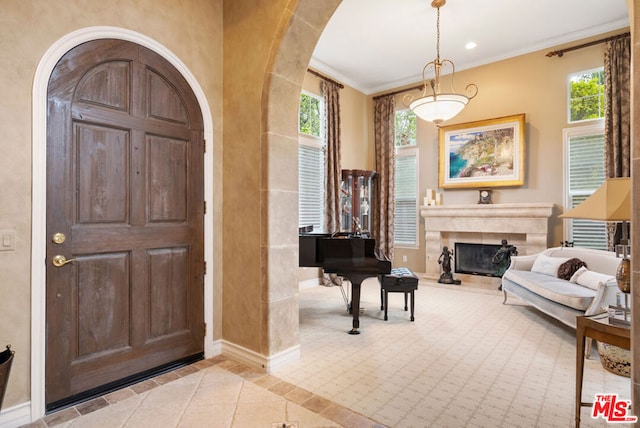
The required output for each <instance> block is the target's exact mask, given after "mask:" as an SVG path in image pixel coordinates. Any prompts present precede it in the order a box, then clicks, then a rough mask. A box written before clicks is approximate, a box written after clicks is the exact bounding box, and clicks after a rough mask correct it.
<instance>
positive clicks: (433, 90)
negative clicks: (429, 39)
mask: <svg viewBox="0 0 640 428" xmlns="http://www.w3.org/2000/svg"><path fill="white" fill-rule="evenodd" d="M445 3H446V0H433V1H432V2H431V6H432V7H434V8H436V9H437V20H436V59H434V60H433V61H431V62H430V63H428V64H427V65H425V66H424V68H423V69H422V96H421V97H420V98H415V97H414V96H413V95H411V94H406V95H405V96H404V97H403V103H404V105H405V106H407V107H409V108H410V109H411V111H413V112H414V113H415V115H416V116H418V117H419V118H420V119H423V120H426V121H428V122H433V123H435V124H436V125H440V123H441V122H443V121H445V120H449V119H451V118H453V117H454V116H456V115H457V114H458V113H460V112H461V111H462V109H464V107H465V106H466V105H467V103H468V102H469V100H471V99H472V98H473V97H475V96H476V95H477V94H478V87H477V86H476V85H475V84H473V83H470V84H469V85H467V87H466V88H465V90H466V92H467V94H468V95H463V94H458V93H456V92H455V90H454V88H453V77H454V75H455V72H456V67H455V65H454V64H453V61H450V60H448V59H443V60H440V8H441V7H442V6H444V5H445ZM443 66H450V67H451V91H450V92H442V91H441V88H440V76H441V73H442V67H443ZM430 69H433V73H435V77H434V78H433V79H430V80H427V79H426V77H425V73H426V72H427V70H430Z"/></svg>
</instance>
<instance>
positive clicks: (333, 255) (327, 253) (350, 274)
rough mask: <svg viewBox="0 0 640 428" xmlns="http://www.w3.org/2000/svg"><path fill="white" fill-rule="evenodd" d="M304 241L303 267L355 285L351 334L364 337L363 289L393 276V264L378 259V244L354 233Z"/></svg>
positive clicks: (313, 235) (308, 235)
mask: <svg viewBox="0 0 640 428" xmlns="http://www.w3.org/2000/svg"><path fill="white" fill-rule="evenodd" d="M299 237H300V250H299V252H300V260H299V265H300V266H301V267H321V268H323V269H324V271H325V273H335V274H337V275H339V276H343V277H345V278H347V279H348V280H349V282H351V314H352V315H353V323H352V324H353V325H352V328H351V330H350V331H349V334H360V331H358V328H360V285H361V284H362V281H364V280H365V279H367V278H369V277H372V276H378V275H384V274H387V273H389V272H391V262H390V261H388V260H383V259H381V258H378V257H377V256H376V255H375V244H376V241H375V240H374V239H372V238H367V237H362V236H358V235H357V234H351V233H339V234H333V235H331V234H327V233H306V232H303V231H302V230H301V231H300V233H299Z"/></svg>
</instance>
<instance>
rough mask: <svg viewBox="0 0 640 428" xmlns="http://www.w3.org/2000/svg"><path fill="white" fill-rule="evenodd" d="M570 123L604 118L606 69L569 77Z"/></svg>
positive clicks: (583, 72) (602, 68)
mask: <svg viewBox="0 0 640 428" xmlns="http://www.w3.org/2000/svg"><path fill="white" fill-rule="evenodd" d="M568 106H569V123H573V122H580V121H584V120H593V119H602V118H604V67H601V68H598V69H595V70H588V71H582V72H579V73H574V74H571V75H570V76H569V103H568Z"/></svg>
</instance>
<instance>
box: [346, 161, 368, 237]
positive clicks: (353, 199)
mask: <svg viewBox="0 0 640 428" xmlns="http://www.w3.org/2000/svg"><path fill="white" fill-rule="evenodd" d="M375 191H376V172H375V171H366V170H361V169H343V170H342V187H341V190H340V207H341V215H340V230H341V231H342V232H352V233H355V232H357V228H358V225H359V226H360V231H361V232H362V233H363V234H365V235H367V236H370V235H371V230H372V228H373V213H375V210H374V203H375V199H374V195H375ZM356 219H357V222H356Z"/></svg>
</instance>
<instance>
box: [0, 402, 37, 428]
mask: <svg viewBox="0 0 640 428" xmlns="http://www.w3.org/2000/svg"><path fill="white" fill-rule="evenodd" d="M31 422H32V421H31V402H30V401H27V402H26V403H22V404H18V405H17V406H13V407H9V408H8V409H4V410H3V411H1V412H0V427H2V428H15V427H19V426H22V425H26V424H29V423H31Z"/></svg>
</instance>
